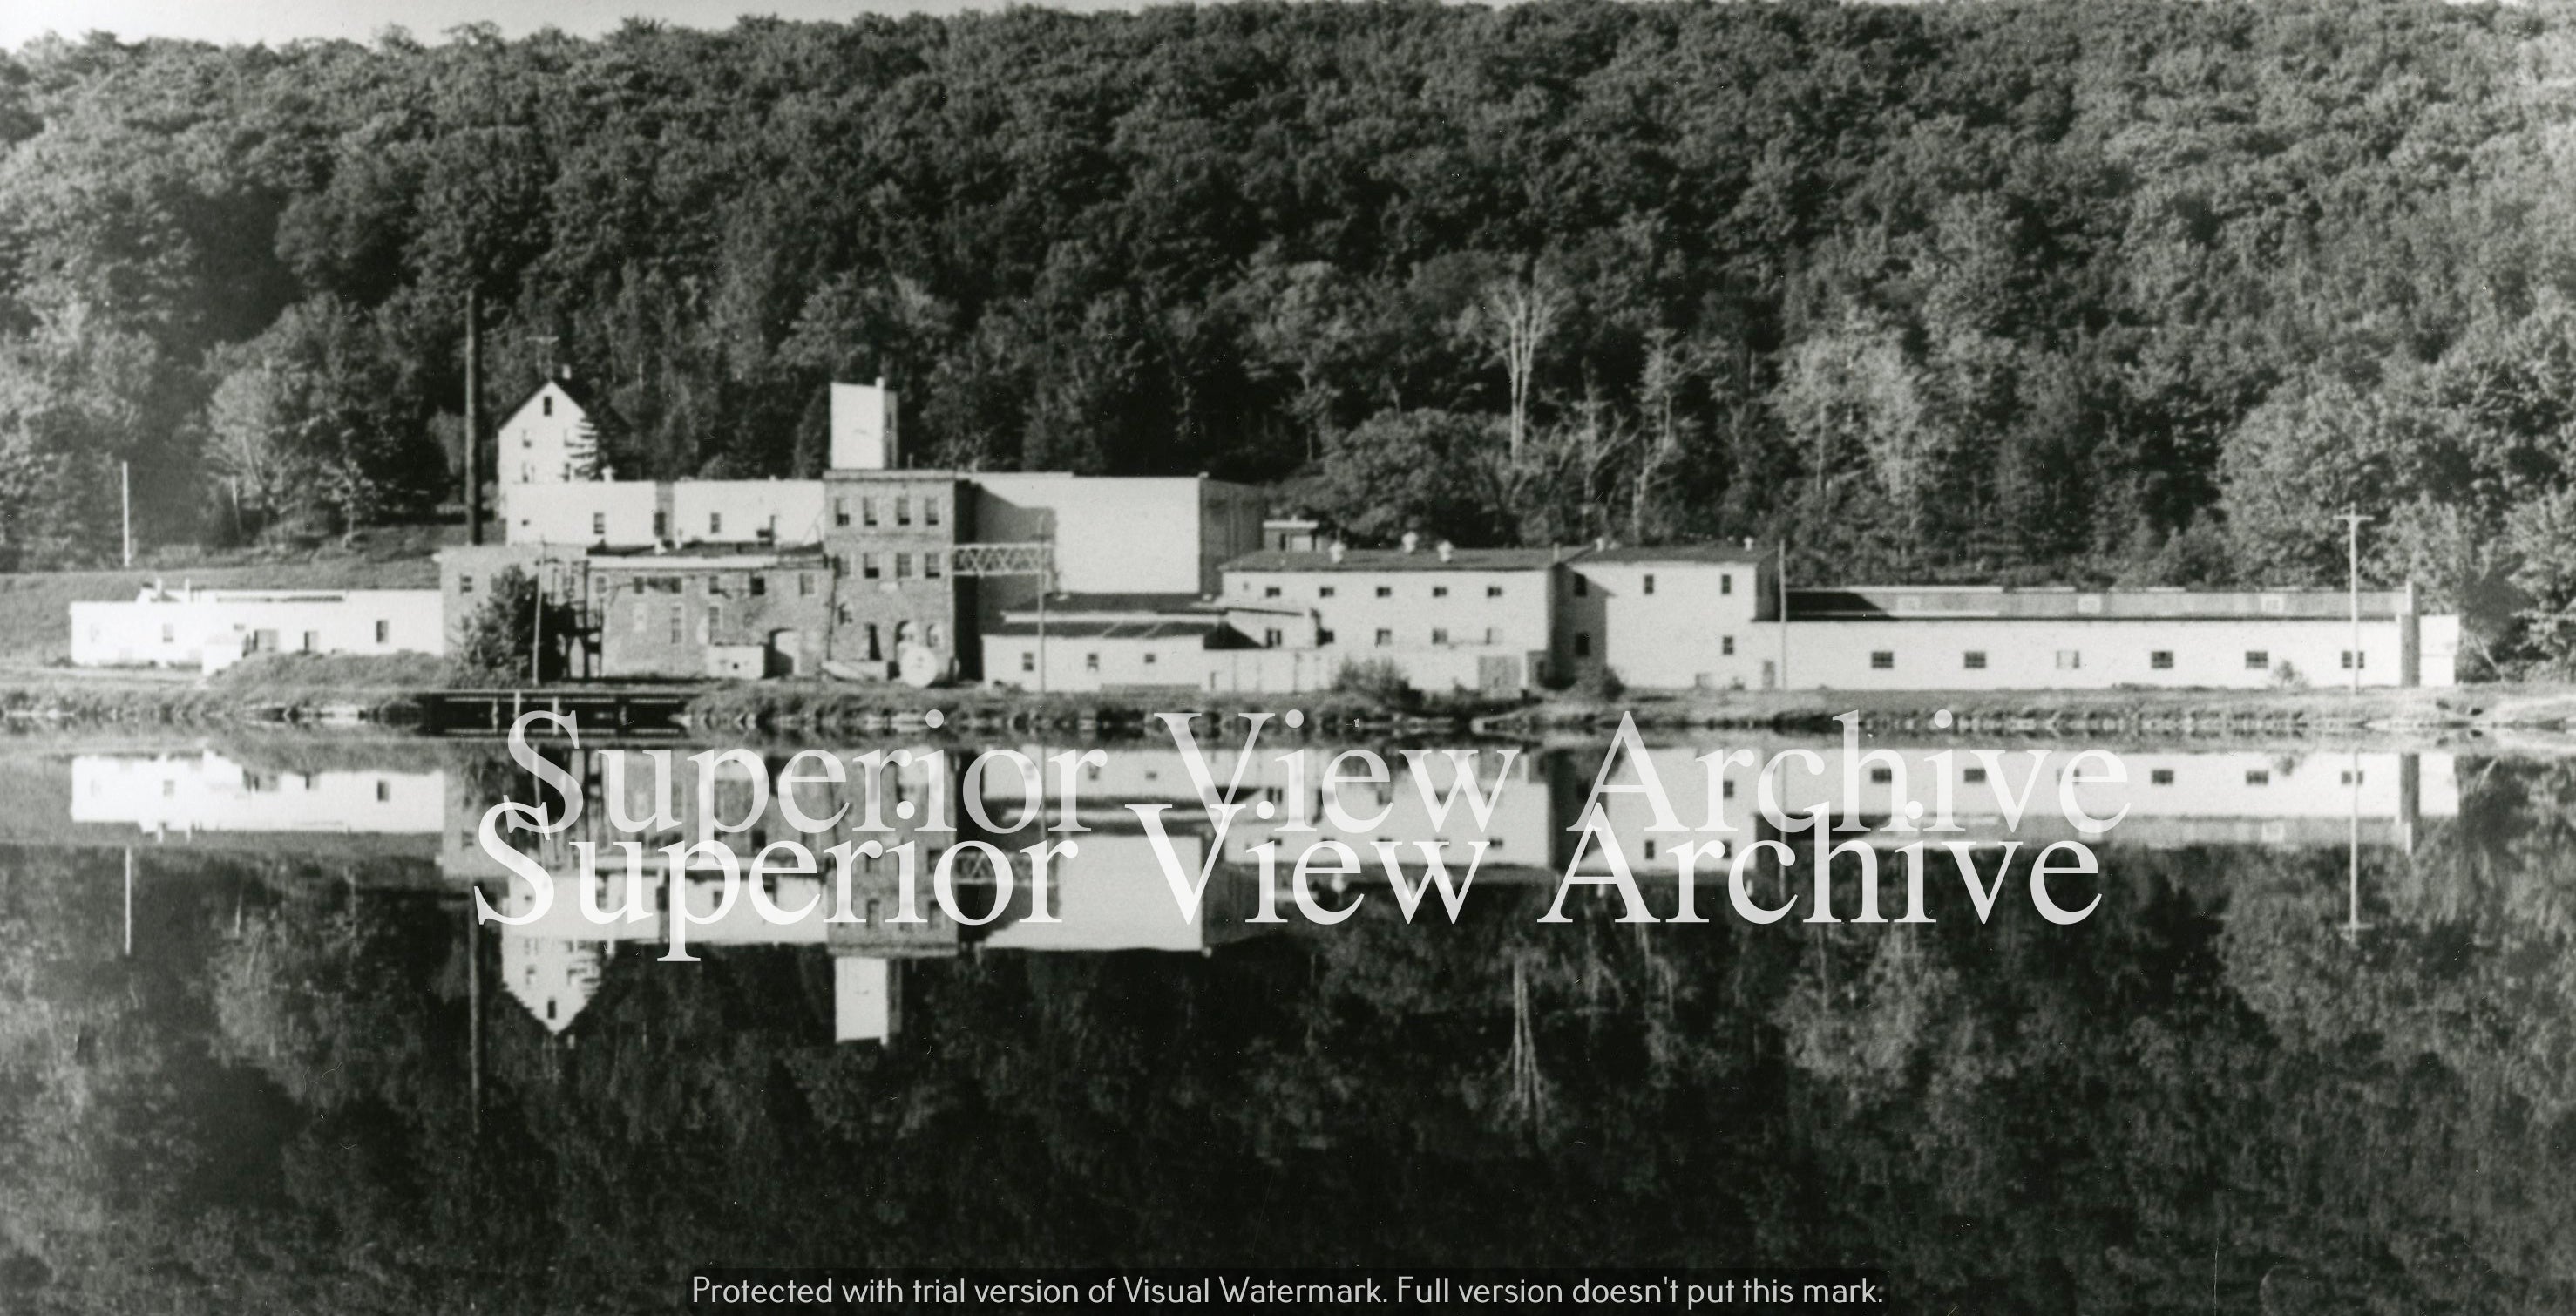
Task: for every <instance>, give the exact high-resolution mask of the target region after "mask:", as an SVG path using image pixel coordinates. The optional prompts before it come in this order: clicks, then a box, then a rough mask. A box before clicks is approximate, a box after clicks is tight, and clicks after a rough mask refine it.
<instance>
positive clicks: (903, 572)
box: [894, 553, 912, 580]
mask: <svg viewBox="0 0 2576 1316" xmlns="http://www.w3.org/2000/svg"><path fill="white" fill-rule="evenodd" d="M894 578H895V579H897V580H910V579H912V554H910V553H897V554H895V555H894Z"/></svg>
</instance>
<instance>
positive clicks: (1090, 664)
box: [1082, 653, 1100, 672]
mask: <svg viewBox="0 0 2576 1316" xmlns="http://www.w3.org/2000/svg"><path fill="white" fill-rule="evenodd" d="M1082 670H1084V671H1086V672H1096V671H1099V670H1100V655H1099V654H1096V653H1086V654H1084V655H1082Z"/></svg>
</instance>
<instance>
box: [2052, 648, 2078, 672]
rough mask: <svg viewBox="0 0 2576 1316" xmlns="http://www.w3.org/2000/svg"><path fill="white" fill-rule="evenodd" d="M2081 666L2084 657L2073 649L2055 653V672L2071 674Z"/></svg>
mask: <svg viewBox="0 0 2576 1316" xmlns="http://www.w3.org/2000/svg"><path fill="white" fill-rule="evenodd" d="M2083 665H2084V655H2083V653H2082V652H2080V651H2078V650H2075V649H2060V650H2058V651H2057V670H2059V671H2061V672H2072V671H2075V670H2076V669H2078V668H2080V667H2082V666H2083Z"/></svg>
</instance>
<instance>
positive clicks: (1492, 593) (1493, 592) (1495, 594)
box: [1485, 585, 1503, 599]
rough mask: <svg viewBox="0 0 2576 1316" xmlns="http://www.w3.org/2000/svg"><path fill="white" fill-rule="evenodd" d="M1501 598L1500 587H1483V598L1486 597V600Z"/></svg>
mask: <svg viewBox="0 0 2576 1316" xmlns="http://www.w3.org/2000/svg"><path fill="white" fill-rule="evenodd" d="M1502 596H1503V587H1502V586H1500V585H1487V586H1486V587H1485V597H1486V598H1489V599H1499V598H1501V597H1502Z"/></svg>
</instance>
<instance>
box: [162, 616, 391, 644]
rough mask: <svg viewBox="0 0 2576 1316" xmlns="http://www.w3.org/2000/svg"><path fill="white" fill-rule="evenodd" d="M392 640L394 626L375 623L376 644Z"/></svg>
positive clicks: (381, 622)
mask: <svg viewBox="0 0 2576 1316" xmlns="http://www.w3.org/2000/svg"><path fill="white" fill-rule="evenodd" d="M162 630H163V631H164V632H165V633H164V634H163V635H162V637H161V638H162V639H165V640H166V639H169V638H170V637H169V635H168V634H166V632H167V631H168V630H169V628H168V627H166V626H165V627H162ZM393 638H394V624H393V623H392V622H389V621H379V622H377V623H376V643H378V644H385V643H388V642H390V641H391V640H392V639H393Z"/></svg>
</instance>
